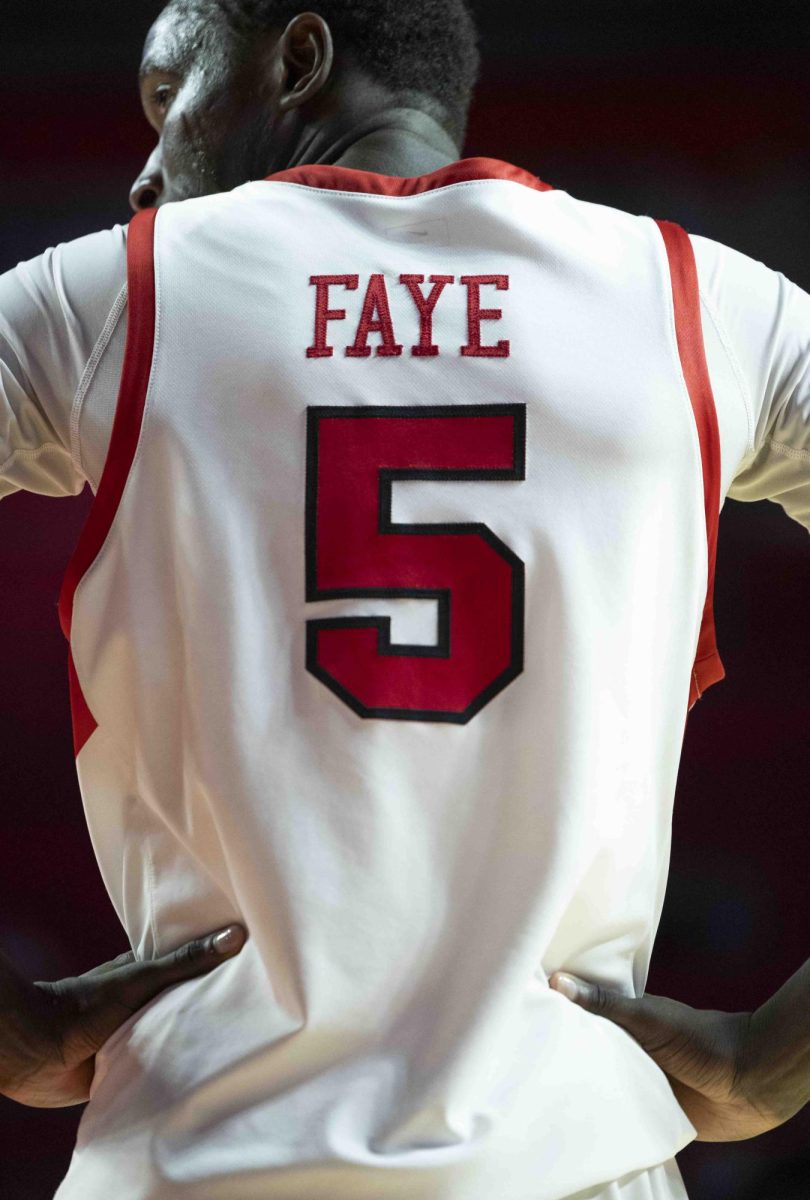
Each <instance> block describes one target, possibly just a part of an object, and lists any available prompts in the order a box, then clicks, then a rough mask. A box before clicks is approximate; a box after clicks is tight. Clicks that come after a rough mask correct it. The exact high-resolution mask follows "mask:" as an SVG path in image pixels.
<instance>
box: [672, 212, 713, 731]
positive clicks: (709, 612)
mask: <svg viewBox="0 0 810 1200" xmlns="http://www.w3.org/2000/svg"><path fill="white" fill-rule="evenodd" d="M656 225H657V226H658V228H659V229H660V231H661V234H662V236H663V238H664V245H665V246H666V251H667V259H668V261H669V272H670V278H671V280H672V299H673V304H674V309H675V334H676V337H677V341H678V353H679V355H680V359H681V367H682V369H683V376H684V379H685V380H686V386H687V388H688V390H689V399H690V400H691V402H692V410H693V412H694V414H695V421H696V423H697V430H698V439H699V441H700V457H701V461H702V464H703V494H704V509H705V514H706V537H707V541H708V548H709V569H708V579H707V587H706V600H705V603H704V606H703V617H702V620H701V625H700V635H699V637H698V645H697V654H696V656H695V662H694V665H693V667H692V679H691V682H690V685H689V709H691V708H692V706H693V705H694V704H695V702H696V701H697V700H698V699H699V698H700V697H701V696H702V695H703V693H704V692H705V691H706V689H707V688H709V687H711V686H712V684H714V683H719V682H720V680H721V679H724V678H725V674H726V671H725V668H724V666H723V663H722V660H721V658H720V655H719V653H718V650H717V642H716V636H715V627H714V569H715V560H716V557H717V530H718V525H719V522H720V431H719V428H718V424H717V410H716V408H715V403H714V394H713V392H712V385H711V380H710V379H709V368H708V364H707V362H706V351H705V348H704V344H703V326H702V323H701V319H700V294H699V291H698V277H697V266H696V264H695V252H694V250H693V249H692V243H691V241H690V240H689V234H688V233H687V232H686V230H685V229H682V228H681V226H680V225H676V224H675V223H674V222H672V221H656Z"/></svg>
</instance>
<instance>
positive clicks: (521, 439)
mask: <svg viewBox="0 0 810 1200" xmlns="http://www.w3.org/2000/svg"><path fill="white" fill-rule="evenodd" d="M525 459H526V406H525V404H481V405H439V406H431V407H424V406H421V405H420V406H416V405H413V406H408V407H403V408H391V407H381V406H371V407H368V406H358V407H345V406H341V407H331V406H317V407H310V408H309V409H308V411H307V512H306V598H307V600H308V601H310V600H327V599H331V598H333V597H337V596H353V597H358V598H360V597H405V596H416V597H427V598H434V599H436V600H438V611H439V637H438V643H437V644H436V645H435V646H420V645H400V644H392V642H391V621H390V618H389V617H336V618H325V619H321V620H313V621H307V669H308V670H309V671H311V672H312V674H313V675H315V676H316V678H318V679H320V680H321V681H322V682H323V683H325V684H326V686H327V687H328V688H330V689H331V690H332V691H333V692H334V693H335V695H336V696H339V697H340V699H341V700H343V701H345V703H346V704H348V705H349V707H350V708H352V709H354V711H355V712H356V713H358V714H359V715H360V716H361V717H385V718H389V719H394V720H404V721H454V722H456V723H457V724H460V725H463V724H465V723H466V722H467V721H469V720H470V718H471V717H473V716H475V714H476V713H477V712H479V711H480V710H481V709H482V708H483V707H484V705H485V704H488V703H489V701H490V700H492V698H493V697H494V696H496V695H497V694H498V692H500V691H502V690H503V689H504V688H505V687H506V686H507V684H509V683H511V681H512V680H513V679H515V678H516V676H518V675H519V674H520V672H521V671H522V670H523V610H524V577H523V563H522V562H521V560H520V559H519V558H518V557H517V555H516V554H514V553H513V551H512V550H510V548H509V547H508V546H507V545H506V544H505V543H504V542H502V541H501V539H500V538H499V537H496V536H495V534H494V533H493V532H492V530H491V529H490V528H489V526H487V525H484V524H482V523H480V522H470V523H464V524H418V525H405V524H396V525H395V524H393V522H392V521H391V487H392V483H393V482H394V480H397V479H442V480H456V479H458V480H464V479H477V480H493V481H494V480H502V479H512V480H519V479H525V478H526V470H525Z"/></svg>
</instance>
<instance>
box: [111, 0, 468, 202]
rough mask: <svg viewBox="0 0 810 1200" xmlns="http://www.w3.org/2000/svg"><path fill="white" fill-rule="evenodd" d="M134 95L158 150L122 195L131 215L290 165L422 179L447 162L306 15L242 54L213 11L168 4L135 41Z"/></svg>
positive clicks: (420, 122) (411, 117)
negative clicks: (138, 47) (138, 53)
mask: <svg viewBox="0 0 810 1200" xmlns="http://www.w3.org/2000/svg"><path fill="white" fill-rule="evenodd" d="M203 31H204V32H203ZM140 86H141V100H142V103H143V108H144V112H145V114H146V118H147V120H148V121H149V123H150V124H151V125H152V126H153V128H154V129H155V131H156V133H157V134H158V138H159V140H158V144H157V146H156V147H155V149H154V151H153V152H152V154H151V155H150V157H149V159H148V160H147V162H146V164H145V165H144V168H143V171H142V172H141V174H140V175H139V177H138V179H137V180H136V182H135V184H134V186H133V188H132V191H131V193H130V203H131V204H132V207H133V208H134V209H135V210H136V211H137V210H138V209H139V208H150V207H153V206H160V205H161V204H165V203H167V202H168V201H171V200H183V199H186V198H188V197H190V196H201V195H206V194H207V193H213V192H219V191H230V190H231V189H232V188H234V187H237V186H239V185H240V184H242V183H247V182H248V180H250V179H262V178H264V177H265V176H266V175H271V174H274V173H275V172H277V171H282V170H285V169H286V168H287V167H294V166H297V165H299V164H301V163H332V164H335V163H337V164H339V165H340V166H344V167H354V168H356V169H358V170H364V171H376V172H378V173H380V174H393V175H422V174H426V173H428V172H430V171H435V170H438V168H439V167H442V166H445V165H446V164H447V163H451V162H455V161H456V160H457V158H458V156H459V147H458V146H457V145H456V144H455V143H454V141H453V139H452V138H451V137H450V135H449V134H448V133H447V131H446V130H445V129H443V128H442V126H441V125H440V124H439V122H438V121H436V120H435V119H434V118H433V117H432V116H430V115H429V114H428V113H427V112H423V111H421V110H420V109H418V108H403V107H401V106H399V105H398V103H397V100H396V97H394V96H392V94H391V93H390V91H389V90H388V89H387V88H385V87H384V86H383V85H381V84H379V83H377V82H375V81H374V80H372V79H370V78H369V77H368V75H366V74H365V73H364V72H363V71H362V70H360V69H359V68H358V66H357V65H356V63H355V62H354V60H353V58H352V56H351V54H350V53H348V52H346V51H345V50H343V51H341V50H339V49H338V48H336V47H335V44H334V40H333V37H332V33H331V30H330V29H329V26H328V25H327V24H326V22H325V21H324V20H323V18H322V17H320V16H317V15H316V14H314V13H306V12H305V13H302V14H301V15H300V16H297V17H295V18H294V19H293V20H292V21H290V23H289V24H288V25H287V27H286V29H284V30H280V31H278V32H274V33H268V34H266V35H264V36H262V37H260V38H257V39H254V41H253V43H252V44H251V46H250V47H249V48H248V47H244V46H243V45H242V44H241V43H240V40H239V39H238V38H237V37H235V36H234V34H233V33H232V31H231V30H230V27H229V26H228V24H227V22H226V20H225V18H224V17H223V16H222V14H221V13H220V12H219V10H218V9H216V8H215V7H213V6H211V5H209V4H203V5H188V4H185V3H180V2H179V0H177V2H176V3H174V4H170V5H169V6H168V7H167V8H166V9H164V10H163V12H162V13H161V15H160V16H159V17H158V19H157V20H156V21H155V23H154V25H153V26H152V28H151V29H150V31H149V33H148V35H147V38H146V43H145V46H144V54H143V59H142V63H141V73H140Z"/></svg>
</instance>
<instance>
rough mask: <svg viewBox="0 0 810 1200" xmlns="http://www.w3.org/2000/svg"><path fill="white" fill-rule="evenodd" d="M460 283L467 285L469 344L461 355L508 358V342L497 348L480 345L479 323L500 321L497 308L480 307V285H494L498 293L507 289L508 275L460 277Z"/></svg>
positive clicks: (462, 348)
mask: <svg viewBox="0 0 810 1200" xmlns="http://www.w3.org/2000/svg"><path fill="white" fill-rule="evenodd" d="M461 282H462V283H466V285H467V321H468V325H469V334H468V337H469V344H468V345H466V346H462V347H461V353H462V354H464V355H467V356H468V357H469V358H508V357H509V342H498V344H497V346H482V345H481V322H482V321H500V319H501V317H502V315H503V314H502V312H501V310H500V309H499V308H482V307H481V285H482V284H484V283H490V284H491V283H494V284H495V287H496V288H497V289H498V291H499V292H505V291H508V289H509V276H508V275H462V276H461Z"/></svg>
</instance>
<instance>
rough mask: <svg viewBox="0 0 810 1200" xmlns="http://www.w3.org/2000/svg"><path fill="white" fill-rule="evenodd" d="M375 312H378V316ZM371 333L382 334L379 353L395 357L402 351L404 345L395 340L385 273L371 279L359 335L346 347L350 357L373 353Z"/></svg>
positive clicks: (360, 356)
mask: <svg viewBox="0 0 810 1200" xmlns="http://www.w3.org/2000/svg"><path fill="white" fill-rule="evenodd" d="M375 312H376V313H377V314H378V315H377V316H376V317H375V316H374V313H375ZM370 333H379V334H381V335H382V343H381V344H380V345H379V346H378V347H377V353H378V354H379V355H382V356H390V357H394V356H395V355H397V354H401V353H402V347H401V346H398V345H397V344H396V342H395V341H394V326H393V325H392V323H391V310H390V309H389V307H388V292H387V290H386V287H385V277H384V276H383V275H372V276H371V279H370V280H369V284H368V289H367V291H366V298H365V300H364V301H363V311H362V313H361V314H360V324H359V325H358V327H357V337H356V338H355V339H354V345H353V346H347V347H346V354H347V355H348V357H349V358H368V356H369V355H370V354H371V347H370V346H369V344H368V335H369V334H370Z"/></svg>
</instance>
